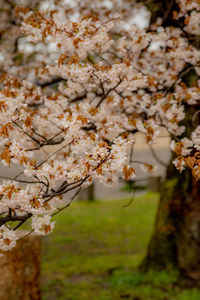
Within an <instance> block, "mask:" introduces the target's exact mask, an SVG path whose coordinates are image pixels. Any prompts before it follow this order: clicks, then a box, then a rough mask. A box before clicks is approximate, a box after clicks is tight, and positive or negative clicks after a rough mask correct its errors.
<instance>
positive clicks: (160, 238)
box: [141, 164, 200, 280]
mask: <svg viewBox="0 0 200 300" xmlns="http://www.w3.org/2000/svg"><path fill="white" fill-rule="evenodd" d="M199 254H200V182H196V181H195V180H194V178H192V175H191V173H190V172H189V171H185V172H184V173H183V174H179V173H178V171H177V170H176V169H175V168H174V167H173V165H172V164H170V166H169V167H168V171H167V178H166V180H165V182H164V183H163V184H162V186H161V196H160V203H159V207H158V212H157V217H156V222H155V227H154V232H153V235H152V237H151V240H150V243H149V247H148V250H147V255H146V257H145V259H144V261H143V262H142V265H141V267H142V269H144V270H147V269H149V268H156V269H166V268H169V267H172V268H176V269H179V271H181V272H184V273H185V275H186V276H188V277H190V278H192V279H194V280H199V279H200V255H199Z"/></svg>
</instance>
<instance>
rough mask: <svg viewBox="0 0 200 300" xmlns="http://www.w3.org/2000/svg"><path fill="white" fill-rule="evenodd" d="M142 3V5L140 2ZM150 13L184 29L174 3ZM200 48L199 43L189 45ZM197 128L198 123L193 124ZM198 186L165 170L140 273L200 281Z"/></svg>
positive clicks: (190, 77) (189, 79) (152, 6)
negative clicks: (175, 273) (169, 272)
mask: <svg viewBox="0 0 200 300" xmlns="http://www.w3.org/2000/svg"><path fill="white" fill-rule="evenodd" d="M140 2H145V1H140ZM147 7H148V9H149V10H150V11H151V13H152V15H151V23H153V22H155V20H156V19H157V17H161V18H163V20H164V21H163V26H164V27H165V26H175V27H183V26H184V24H181V22H182V21H175V20H173V18H172V15H173V14H172V12H173V11H174V10H178V7H177V4H176V1H175V0H164V1H161V0H152V1H149V2H148V3H147ZM188 40H189V41H190V37H189V36H188ZM190 42H191V43H192V44H193V46H195V47H197V48H199V47H200V39H198V38H195V39H192V40H191V41H190ZM196 79H197V77H196V74H195V72H194V71H192V72H190V73H188V74H187V76H186V77H185V78H184V82H185V83H186V84H187V85H192V84H193V83H194V82H195V80H196ZM185 111H186V114H187V116H186V120H185V121H184V122H185V124H183V125H186V128H187V132H186V136H189V135H190V132H191V131H192V130H193V128H194V127H193V126H194V124H192V116H193V115H194V113H195V111H196V110H195V107H190V108H189V107H188V108H187V107H186V109H185ZM196 121H197V124H196V125H198V124H200V119H198V120H196ZM199 254H200V182H196V181H195V180H194V179H193V178H192V175H191V173H190V171H189V170H187V171H184V172H183V173H182V174H179V172H178V171H177V170H176V169H175V167H174V166H173V164H172V162H171V163H170V165H169V167H168V169H167V176H166V180H165V182H164V183H162V184H161V195H160V202H159V206H158V211H157V217H156V221H155V226H154V231H153V234H152V237H151V240H150V243H149V246H148V250H147V254H146V257H145V259H144V260H143V262H142V265H141V267H142V269H143V270H148V269H150V268H158V269H163V268H167V267H173V268H176V269H178V270H179V271H181V272H183V273H185V275H186V276H188V277H190V278H192V279H194V280H199V279H200V255H199Z"/></svg>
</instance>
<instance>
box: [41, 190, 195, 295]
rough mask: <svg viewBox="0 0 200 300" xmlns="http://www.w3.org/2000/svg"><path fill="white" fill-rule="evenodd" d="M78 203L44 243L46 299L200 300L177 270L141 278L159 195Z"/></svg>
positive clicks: (67, 212) (44, 289)
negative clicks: (181, 280) (180, 284)
mask: <svg viewBox="0 0 200 300" xmlns="http://www.w3.org/2000/svg"><path fill="white" fill-rule="evenodd" d="M127 202H128V199H125V200H120V201H109V202H98V201H96V202H93V203H88V202H76V203H74V204H73V205H71V206H70V208H68V209H67V210H66V211H64V212H62V213H61V214H60V215H57V216H56V218H55V220H56V226H55V229H54V232H53V233H52V234H51V235H49V236H48V237H46V238H45V239H44V247H43V260H42V270H43V272H42V273H43V274H42V290H43V297H42V299H43V300H47V299H48V300H54V299H55V300H90V299H91V300H93V299H94V300H118V299H132V300H143V299H144V300H148V299H154V300H156V299H160V300H164V299H169V300H173V299H177V300H186V299H190V300H199V299H200V291H199V290H197V289H192V290H183V291H182V290H181V289H180V288H178V287H177V286H176V285H175V284H174V283H175V282H176V281H177V278H178V274H177V273H176V272H174V271H172V270H171V271H170V272H169V270H168V272H166V271H163V272H159V273H158V272H155V271H152V272H149V273H148V274H141V273H139V272H138V271H137V267H138V265H139V263H140V262H141V259H142V258H143V256H144V254H145V250H146V247H147V245H148V241H149V238H150V235H151V233H152V229H153V223H154V220H155V214H156V208H157V202H158V195H157V194H155V193H147V194H145V195H143V196H140V197H137V198H136V199H135V200H134V202H133V203H132V205H131V206H129V207H126V208H124V207H123V206H124V205H125V204H126V203H127Z"/></svg>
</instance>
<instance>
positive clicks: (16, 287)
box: [0, 232, 41, 300]
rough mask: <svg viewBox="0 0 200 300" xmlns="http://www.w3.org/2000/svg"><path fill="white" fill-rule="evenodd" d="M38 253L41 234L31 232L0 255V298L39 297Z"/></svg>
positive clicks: (23, 299)
mask: <svg viewBox="0 0 200 300" xmlns="http://www.w3.org/2000/svg"><path fill="white" fill-rule="evenodd" d="M25 233H26V232H20V235H21V236H24V235H25ZM40 254H41V236H38V235H35V234H32V235H29V236H27V237H25V238H23V239H21V240H18V241H17V245H16V246H15V248H13V249H11V250H10V251H7V252H6V253H5V254H4V255H3V256H2V257H0V287H1V288H0V299H1V300H40V299H41V295H40Z"/></svg>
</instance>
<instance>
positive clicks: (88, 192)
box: [78, 183, 95, 201]
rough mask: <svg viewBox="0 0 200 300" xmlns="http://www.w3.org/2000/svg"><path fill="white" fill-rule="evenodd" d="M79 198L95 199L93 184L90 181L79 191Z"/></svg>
mask: <svg viewBox="0 0 200 300" xmlns="http://www.w3.org/2000/svg"><path fill="white" fill-rule="evenodd" d="M78 199H79V200H88V201H95V184H94V183H92V184H91V185H90V186H88V187H87V188H85V189H83V190H82V191H81V192H80V193H79V198H78Z"/></svg>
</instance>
